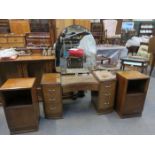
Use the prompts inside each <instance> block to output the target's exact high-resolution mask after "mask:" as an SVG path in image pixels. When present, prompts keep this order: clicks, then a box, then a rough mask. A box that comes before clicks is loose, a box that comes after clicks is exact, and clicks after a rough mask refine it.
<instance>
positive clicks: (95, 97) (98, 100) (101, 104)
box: [91, 71, 116, 114]
mask: <svg viewBox="0 0 155 155" xmlns="http://www.w3.org/2000/svg"><path fill="white" fill-rule="evenodd" d="M93 74H94V76H95V77H96V78H97V80H98V82H99V88H98V91H92V93H91V94H92V102H93V103H94V106H95V108H96V110H97V112H98V113H99V114H104V113H109V112H112V111H113V109H114V99H115V88H116V77H115V76H114V75H112V74H111V73H110V72H107V71H94V73H93Z"/></svg>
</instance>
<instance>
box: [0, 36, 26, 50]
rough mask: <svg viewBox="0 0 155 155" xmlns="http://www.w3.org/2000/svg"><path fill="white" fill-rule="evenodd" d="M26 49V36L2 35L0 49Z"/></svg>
mask: <svg viewBox="0 0 155 155" xmlns="http://www.w3.org/2000/svg"><path fill="white" fill-rule="evenodd" d="M11 47H13V48H16V47H25V35H22V34H12V33H10V34H9V33H8V34H0V48H11Z"/></svg>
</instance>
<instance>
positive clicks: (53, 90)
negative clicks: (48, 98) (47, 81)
mask: <svg viewBox="0 0 155 155" xmlns="http://www.w3.org/2000/svg"><path fill="white" fill-rule="evenodd" d="M48 91H49V92H55V91H56V90H55V89H49V90H48Z"/></svg>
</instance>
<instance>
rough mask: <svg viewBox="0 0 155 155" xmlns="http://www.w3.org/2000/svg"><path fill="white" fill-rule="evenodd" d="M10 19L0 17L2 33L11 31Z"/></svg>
mask: <svg viewBox="0 0 155 155" xmlns="http://www.w3.org/2000/svg"><path fill="white" fill-rule="evenodd" d="M9 32H10V27H9V20H8V19H0V33H9Z"/></svg>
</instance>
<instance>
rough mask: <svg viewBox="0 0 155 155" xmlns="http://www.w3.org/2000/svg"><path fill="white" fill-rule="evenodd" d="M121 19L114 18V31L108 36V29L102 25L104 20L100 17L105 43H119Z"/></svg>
mask: <svg viewBox="0 0 155 155" xmlns="http://www.w3.org/2000/svg"><path fill="white" fill-rule="evenodd" d="M122 21H123V20H122V19H116V22H117V24H116V27H115V32H114V36H111V37H109V35H108V30H107V29H106V28H105V26H104V20H103V19H101V23H102V24H103V32H104V36H105V39H104V40H105V43H108V44H121V31H122V30H121V28H122Z"/></svg>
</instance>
